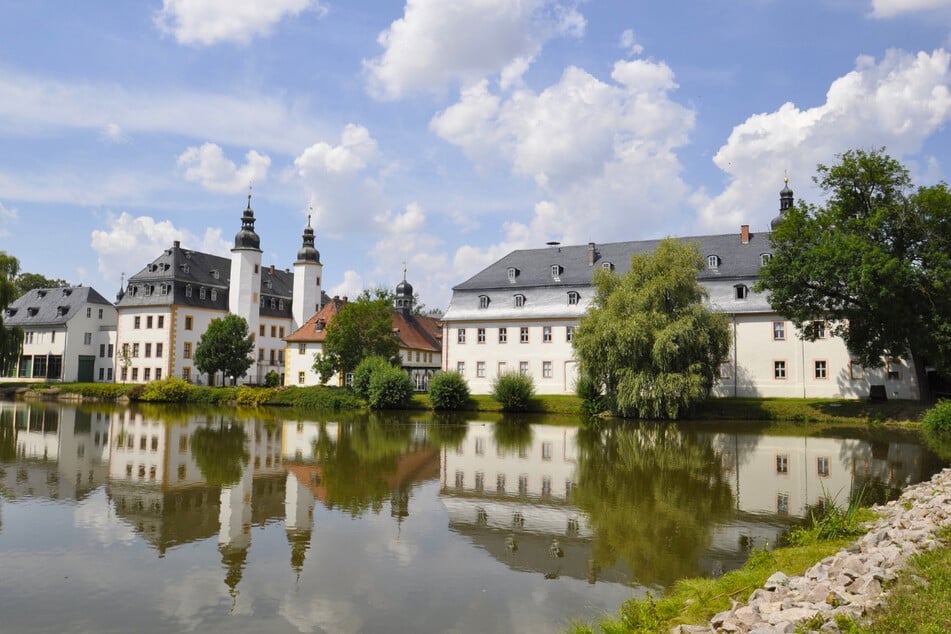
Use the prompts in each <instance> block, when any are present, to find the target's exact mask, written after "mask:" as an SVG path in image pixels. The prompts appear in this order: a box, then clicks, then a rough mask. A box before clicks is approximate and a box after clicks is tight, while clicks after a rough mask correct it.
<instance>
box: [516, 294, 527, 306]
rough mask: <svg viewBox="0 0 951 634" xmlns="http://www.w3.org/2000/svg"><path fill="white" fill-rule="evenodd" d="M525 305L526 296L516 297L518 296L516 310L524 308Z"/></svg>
mask: <svg viewBox="0 0 951 634" xmlns="http://www.w3.org/2000/svg"><path fill="white" fill-rule="evenodd" d="M524 305H525V296H524V295H521V294H519V295H516V296H515V307H516V308H521V307H522V306H524Z"/></svg>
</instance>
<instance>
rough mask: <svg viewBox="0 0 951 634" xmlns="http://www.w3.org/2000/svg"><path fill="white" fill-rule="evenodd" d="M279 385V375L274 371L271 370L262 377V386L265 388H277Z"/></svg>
mask: <svg viewBox="0 0 951 634" xmlns="http://www.w3.org/2000/svg"><path fill="white" fill-rule="evenodd" d="M280 384H281V375H280V374H278V373H277V372H276V371H274V370H271V371H270V372H268V373H267V374H265V375H264V386H265V387H277V386H278V385H280Z"/></svg>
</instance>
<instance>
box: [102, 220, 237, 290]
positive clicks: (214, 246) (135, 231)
mask: <svg viewBox="0 0 951 634" xmlns="http://www.w3.org/2000/svg"><path fill="white" fill-rule="evenodd" d="M106 220H107V224H108V226H109V228H108V229H107V230H105V229H96V230H93V232H92V235H91V241H90V246H91V247H92V249H93V251H95V252H96V253H97V254H98V259H99V272H100V273H101V274H102V275H103V276H104V277H105V278H106V279H109V280H112V281H115V282H116V283H118V281H119V279H118V278H119V275H120V273H125V276H126V278H127V279H128V277H129V276H130V275H133V274H134V273H137V272H138V271H139V270H140V269H141V268H142V267H143V266H144V264H145V262H147V261H148V260H151V259H152V258H155V257H158V255H159V254H160V253H161V252H162V251H163V250H164V249H167V248H169V247H171V246H172V242H174V241H175V240H178V241H180V242H181V243H182V247H184V248H186V249H194V250H196V251H202V252H205V253H212V254H215V255H227V254H228V251H229V248H230V245H229V243H228V242H226V241H225V240H223V239H222V237H221V230H220V229H206V231H205V235H204V236H203V237H202V238H201V239H198V238H197V237H196V236H195V235H194V234H192V233H191V232H190V231H188V230H187V229H180V228H178V227H176V226H175V225H173V224H172V223H171V221H168V220H163V221H160V222H159V221H156V220H155V219H154V218H152V217H151V216H132V215H130V214H129V213H127V212H122V213H121V214H119V216H118V217H116V216H114V215H109V216H108V218H107V219H106ZM143 257H145V258H148V260H143Z"/></svg>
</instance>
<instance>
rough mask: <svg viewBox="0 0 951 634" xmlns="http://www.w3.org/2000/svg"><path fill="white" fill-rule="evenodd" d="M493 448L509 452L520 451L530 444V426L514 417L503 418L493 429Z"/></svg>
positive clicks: (523, 420)
mask: <svg viewBox="0 0 951 634" xmlns="http://www.w3.org/2000/svg"><path fill="white" fill-rule="evenodd" d="M493 434H494V435H495V446H496V447H499V448H500V449H506V450H509V451H521V450H523V449H525V448H526V447H528V446H529V445H531V444H532V426H531V425H530V424H529V423H528V422H527V421H526V420H525V419H521V418H518V417H515V416H505V417H503V418H502V420H500V421H499V422H497V423H496V424H495V425H494V427H493Z"/></svg>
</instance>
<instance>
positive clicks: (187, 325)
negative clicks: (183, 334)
mask: <svg viewBox="0 0 951 634" xmlns="http://www.w3.org/2000/svg"><path fill="white" fill-rule="evenodd" d="M193 325H194V319H193V318H192V316H191V315H185V330H191V329H192V326H193Z"/></svg>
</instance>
